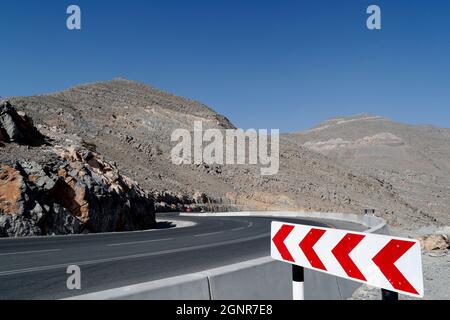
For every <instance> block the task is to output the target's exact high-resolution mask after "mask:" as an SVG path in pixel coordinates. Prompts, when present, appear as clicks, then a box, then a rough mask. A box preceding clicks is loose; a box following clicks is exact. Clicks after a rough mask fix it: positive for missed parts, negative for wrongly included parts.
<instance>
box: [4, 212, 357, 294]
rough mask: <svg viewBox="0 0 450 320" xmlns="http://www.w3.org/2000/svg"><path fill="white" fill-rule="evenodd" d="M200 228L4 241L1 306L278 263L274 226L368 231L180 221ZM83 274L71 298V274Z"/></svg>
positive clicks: (258, 220) (237, 220)
mask: <svg viewBox="0 0 450 320" xmlns="http://www.w3.org/2000/svg"><path fill="white" fill-rule="evenodd" d="M165 219H167V220H170V219H176V220H187V221H193V222H195V223H196V224H195V225H194V226H190V227H184V228H171V229H162V230H156V231H143V232H126V233H106V234H90V235H77V236H57V237H39V238H21V239H0V299H61V298H67V297H70V296H76V295H81V294H86V293H91V292H96V291H101V290H107V289H112V288H117V287H122V286H126V285H132V284H137V283H141V282H147V281H152V280H158V279H163V278H167V277H172V276H177V275H182V274H187V273H193V272H198V271H202V270H206V269H210V268H215V267H220V266H224V265H227V264H232V263H237V262H241V261H245V260H249V259H254V258H259V257H263V256H269V255H270V222H271V221H272V220H282V221H287V222H295V223H303V224H308V225H317V226H332V227H338V228H344V229H351V230H357V231H361V230H363V228H362V226H358V225H355V224H352V223H345V222H330V221H324V220H320V221H314V220H305V219H283V218H262V217H178V216H175V215H168V214H164V215H161V216H159V217H158V220H165ZM69 265H78V266H80V268H81V286H82V288H81V290H68V289H67V286H66V281H67V278H68V277H69V275H68V274H66V270H67V267H68V266H69Z"/></svg>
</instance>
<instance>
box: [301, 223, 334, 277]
mask: <svg viewBox="0 0 450 320" xmlns="http://www.w3.org/2000/svg"><path fill="white" fill-rule="evenodd" d="M325 232H326V231H325V230H321V229H311V230H310V231H309V232H308V234H307V235H306V237H304V238H303V240H302V241H301V242H300V244H299V245H300V249H302V251H303V253H304V254H305V256H306V258H307V259H308V261H309V263H311V266H312V267H313V268H316V269H321V270H325V271H327V268H325V266H324V265H323V263H322V261H321V260H320V258H319V256H318V255H317V253H316V252H315V251H314V249H313V247H314V245H315V244H316V243H317V241H319V239H320V238H321V237H322V236H323V234H324V233H325Z"/></svg>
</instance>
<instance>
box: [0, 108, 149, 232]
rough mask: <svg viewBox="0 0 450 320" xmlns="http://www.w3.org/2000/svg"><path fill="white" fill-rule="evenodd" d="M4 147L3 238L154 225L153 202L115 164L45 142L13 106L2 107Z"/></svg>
mask: <svg viewBox="0 0 450 320" xmlns="http://www.w3.org/2000/svg"><path fill="white" fill-rule="evenodd" d="M0 142H1V143H2V146H1V147H0V237H15V236H36V235H54V234H77V233H85V232H109V231H125V230H142V229H148V228H151V227H153V226H154V225H155V214H154V202H153V198H152V197H151V196H150V195H148V194H147V193H145V192H144V191H143V190H142V189H141V188H140V187H139V186H138V185H137V184H136V183H135V182H134V181H132V180H130V179H128V178H127V177H125V176H123V175H121V174H120V173H119V171H118V170H117V168H116V166H115V165H114V164H113V163H112V162H108V161H106V160H105V159H103V157H101V156H100V155H99V154H97V153H95V152H91V151H88V150H86V149H84V148H82V147H74V146H68V145H70V140H69V141H66V140H60V141H56V140H52V139H48V137H44V135H42V134H41V133H40V132H39V131H38V130H37V129H36V128H35V127H34V126H33V123H32V121H31V119H30V118H29V117H27V116H26V115H25V114H23V113H17V112H16V110H15V108H14V107H13V106H12V105H11V104H10V103H8V102H2V103H0ZM57 142H62V143H63V144H62V145H57ZM68 142H69V143H68Z"/></svg>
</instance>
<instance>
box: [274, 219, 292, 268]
mask: <svg viewBox="0 0 450 320" xmlns="http://www.w3.org/2000/svg"><path fill="white" fill-rule="evenodd" d="M293 229H294V226H290V225H287V224H283V225H282V226H281V228H280V230H278V232H277V234H276V235H275V236H274V237H273V239H272V241H273V243H274V244H275V247H277V249H278V251H279V252H280V254H281V257H282V258H283V260H287V261H290V262H295V261H294V258H293V257H292V255H291V253H290V252H289V250H288V248H286V245H285V244H284V240H286V238H287V237H288V236H289V234H290V233H291V232H292V230H293Z"/></svg>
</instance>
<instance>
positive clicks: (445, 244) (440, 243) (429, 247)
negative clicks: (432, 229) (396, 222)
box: [419, 234, 450, 251]
mask: <svg viewBox="0 0 450 320" xmlns="http://www.w3.org/2000/svg"><path fill="white" fill-rule="evenodd" d="M419 241H420V244H421V246H422V250H424V251H434V250H447V249H449V248H450V240H449V238H448V237H447V236H446V235H444V234H431V235H426V236H423V237H420V238H419Z"/></svg>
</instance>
